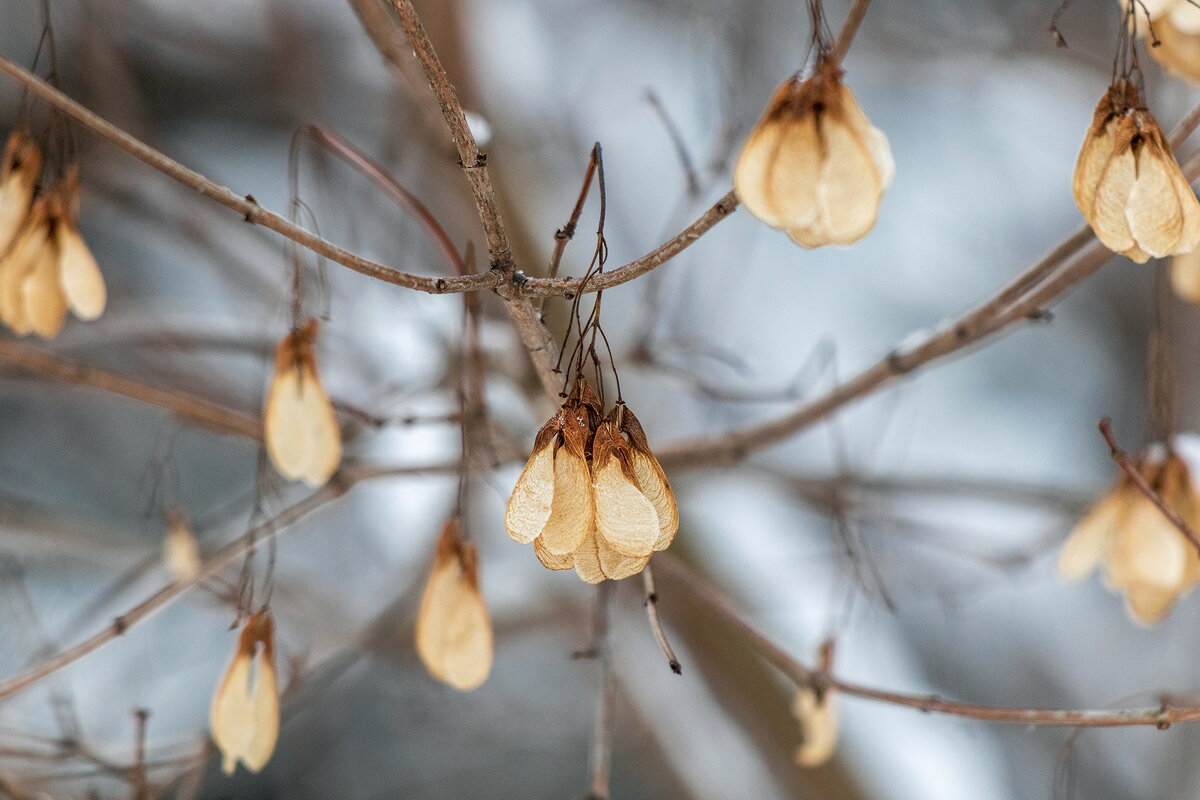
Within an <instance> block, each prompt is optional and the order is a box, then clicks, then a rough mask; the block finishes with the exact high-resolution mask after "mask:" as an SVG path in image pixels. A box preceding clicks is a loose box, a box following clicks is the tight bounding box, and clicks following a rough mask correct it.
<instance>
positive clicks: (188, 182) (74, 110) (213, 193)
mask: <svg viewBox="0 0 1200 800" xmlns="http://www.w3.org/2000/svg"><path fill="white" fill-rule="evenodd" d="M0 72H2V73H4V74H5V75H7V76H8V77H9V78H11V79H13V80H14V81H16V82H17V83H18V84H20V85H21V86H23V87H25V88H27V89H28V90H29V91H30V92H32V93H33V94H35V95H37V96H38V97H40V98H41V99H42V100H44V101H45V102H47V103H49V104H50V105H51V106H53V107H55V108H57V109H59V110H60V111H62V112H64V113H65V114H67V115H68V116H70V117H72V118H73V119H75V120H76V121H77V122H79V123H80V124H81V125H83V126H84V127H85V128H87V129H88V130H90V131H92V132H93V133H95V134H97V135H98V136H100V137H101V138H103V139H106V140H107V141H109V142H111V143H112V144H115V145H116V146H117V147H119V148H121V149H122V150H124V151H125V152H127V153H129V154H130V155H132V156H133V157H134V158H137V159H138V160H140V161H142V162H144V163H146V164H148V165H150V166H151V167H153V168H154V169H156V170H158V171H159V172H161V173H163V174H164V175H167V176H168V177H170V178H173V179H175V180H176V181H178V182H179V183H182V184H183V185H184V186H187V187H189V188H192V189H194V190H196V191H197V192H198V193H199V194H201V195H203V196H204V197H208V198H210V199H212V200H215V201H216V202H218V203H220V204H221V205H223V206H225V207H226V208H230V209H232V210H234V211H236V212H237V213H239V214H241V215H242V216H243V217H244V218H245V220H246V221H247V222H251V223H254V224H255V225H261V226H262V227H264V228H268V229H270V230H273V231H275V232H276V233H278V234H281V235H283V236H285V237H287V238H288V239H291V240H292V241H294V242H296V243H297V244H299V245H301V246H303V247H306V248H308V249H309V250H312V251H313V252H314V253H317V254H318V255H322V256H324V257H326V258H328V259H329V260H331V261H334V262H336V263H338V264H341V265H342V266H344V267H348V268H350V269H352V270H354V271H355V272H359V273H362V274H363V275H367V276H370V277H372V278H377V279H379V280H381V281H385V282H387V283H394V284H396V285H398V286H404V287H407V288H409V289H417V290H419V291H422V292H430V293H432V294H442V293H445V292H460V291H478V290H480V289H491V288H494V287H495V286H497V285H498V284H499V283H500V282H501V280H502V279H503V278H502V276H500V275H496V274H492V273H490V272H485V273H482V274H479V275H471V276H468V277H466V278H456V277H449V278H431V277H425V276H421V275H413V274H410V273H407V272H401V271H399V270H396V269H392V268H391V267H385V266H383V265H382V264H377V263H375V262H374V261H370V260H368V259H365V258H363V257H361V256H358V255H355V254H354V253H351V252H350V251H348V250H344V249H343V248H341V247H338V246H337V245H335V244H332V243H331V242H328V241H326V240H325V239H322V238H321V237H320V236H317V235H316V234H314V233H311V232H309V231H308V230H306V229H304V228H302V227H300V226H298V225H294V224H292V223H291V222H289V221H288V220H287V219H285V218H284V217H281V216H280V215H278V214H276V213H275V212H273V211H268V210H267V209H265V208H263V207H262V206H260V205H259V204H258V202H257V201H255V200H254V198H253V197H251V196H250V195H246V196H244V197H243V196H240V195H238V194H236V193H234V192H233V191H231V190H230V189H228V188H226V187H224V186H221V185H219V184H217V183H215V182H213V181H211V180H209V179H208V178H206V177H204V176H203V175H201V174H200V173H198V172H196V171H195V170H192V169H189V168H187V167H185V166H183V165H182V164H180V163H179V162H178V161H175V160H174V159H171V158H169V157H167V156H165V155H163V154H162V153H160V152H159V151H157V150H155V149H154V148H152V147H150V146H149V145H147V144H145V143H144V142H142V141H141V140H139V139H136V138H134V137H133V136H130V135H129V134H128V133H126V132H125V131H123V130H121V129H120V128H118V127H117V126H116V125H113V124H112V123H111V122H108V121H107V120H105V119H104V118H102V117H100V116H99V115H97V114H95V113H94V112H92V111H90V110H88V109H87V108H85V107H84V106H82V105H81V104H79V103H77V102H75V101H74V100H72V99H71V98H70V97H67V96H66V95H65V94H63V93H62V92H60V91H59V90H57V89H55V88H54V87H53V86H50V85H49V84H47V83H46V82H45V81H43V80H41V79H40V78H38V77H37V76H36V75H34V74H33V73H31V72H29V71H28V70H25V69H23V68H21V67H19V66H17V65H16V64H14V63H13V62H12V61H9V60H8V59H6V58H0Z"/></svg>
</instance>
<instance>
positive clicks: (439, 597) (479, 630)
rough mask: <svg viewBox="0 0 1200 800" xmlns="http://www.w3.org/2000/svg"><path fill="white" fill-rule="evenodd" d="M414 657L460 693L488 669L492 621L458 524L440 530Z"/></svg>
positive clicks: (478, 682)
mask: <svg viewBox="0 0 1200 800" xmlns="http://www.w3.org/2000/svg"><path fill="white" fill-rule="evenodd" d="M416 643H417V655H418V656H420V657H421V662H422V663H423V664H424V665H425V668H426V669H427V670H429V674H430V675H432V676H433V677H435V678H437V679H438V680H439V681H441V682H442V683H445V684H448V685H450V686H453V687H454V688H455V689H458V690H459V691H462V692H469V691H471V690H472V689H475V688H477V687H479V686H480V685H481V684H482V683H483V682H484V681H485V680H487V676H488V673H490V672H491V670H492V652H493V645H492V619H491V616H490V615H489V614H488V610H487V604H486V603H485V602H484V600H483V595H482V593H480V591H479V565H478V556H477V554H476V551H475V546H474V545H472V544H470V543H468V542H464V541H463V540H462V538H461V537H460V535H459V531H458V521H457V520H456V519H451V520H450V521H449V522H447V523H446V526H445V527H444V528H443V529H442V535H441V536H440V537H439V538H438V543H437V549H436V551H435V552H434V558H433V567H432V568H431V569H430V570H429V579H428V580H427V581H426V583H425V592H424V594H423V595H422V596H421V608H420V611H418V612H417V631H416Z"/></svg>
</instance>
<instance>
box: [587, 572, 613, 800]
mask: <svg viewBox="0 0 1200 800" xmlns="http://www.w3.org/2000/svg"><path fill="white" fill-rule="evenodd" d="M612 587H613V584H612V582H611V581H605V582H604V583H601V584H600V585H599V586H597V587H596V595H595V599H596V602H595V607H594V608H595V613H594V616H593V620H594V622H593V628H592V653H593V654H594V656H595V659H596V665H597V666H598V667H599V670H600V675H599V679H598V680H597V682H596V707H595V715H594V717H593V726H592V744H591V749H590V750H589V753H588V794H587V800H608V782H609V781H608V778H609V774H610V773H611V771H612V738H613V716H614V713H615V711H616V705H617V703H616V700H617V693H616V692H617V684H616V681H615V680H614V678H613V674H612V653H611V652H610V642H609V630H608V627H609V626H608V621H609V620H608V616H609V606H610V604H611V602H612Z"/></svg>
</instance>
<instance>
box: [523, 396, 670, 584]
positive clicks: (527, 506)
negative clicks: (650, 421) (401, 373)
mask: <svg viewBox="0 0 1200 800" xmlns="http://www.w3.org/2000/svg"><path fill="white" fill-rule="evenodd" d="M599 418H600V401H599V398H598V397H596V395H595V392H594V391H593V390H592V388H591V386H589V385H588V383H587V382H586V381H584V380H578V381H576V383H575V386H574V388H573V389H572V391H571V393H570V395H568V397H567V399H566V401H565V402H564V403H563V406H562V408H561V409H560V410H559V411H558V413H557V414H555V415H554V416H553V417H552V418H551V419H550V420H549V421H548V422H547V423H546V424H545V425H543V426H542V428H541V430H540V431H538V435H537V437H536V438H535V440H534V445H533V452H532V454H531V455H530V457H529V461H528V462H527V463H526V465H525V469H524V470H522V472H521V476H520V477H519V478H518V479H517V483H516V486H515V487H514V488H513V493H512V496H511V497H510V498H509V502H508V510H507V511H506V513H505V529H506V530H507V531H508V534H509V536H510V537H512V538H513V539H514V540H515V541H518V542H521V543H522V544H528V543H530V542H532V543H533V549H534V554H535V555H536V556H537V559H538V561H539V562H541V564H542V565H543V566H545V567H546V568H547V569H554V570H563V569H570V568H571V567H574V568H575V571H576V573H577V574H578V575H579V577H580V578H582V579H583V580H584V581H587V582H588V583H599V582H601V581H603V580H620V579H622V578H627V577H629V576H631V575H636V574H637V573H638V572H640V571H641V570H642V569H643V568H645V566H646V564H647V563H649V560H650V555H651V553H653V552H655V551H658V550H665V549H666V548H667V547H668V546H669V545H670V544H671V541H672V540H673V539H674V537H675V531H676V530H677V529H678V527H679V510H678V507H677V506H676V503H675V494H674V492H673V491H672V490H671V485H670V483H669V482H668V481H667V477H666V475H665V474H664V473H663V470H662V467H661V466H660V465H659V463H658V459H657V458H655V457H654V453H653V452H652V451H651V449H650V446H649V443H648V442H647V440H646V434H645V431H644V430H643V429H642V426H641V424H640V423H639V422H638V420H637V417H635V416H634V414H633V412H632V411H630V410H629V408H628V407H627V406H625V405H623V404H622V405H619V406H617V407H616V408H614V409H613V410H612V411H611V412H609V414H608V415H607V416H606V417H605V418H604V419H603V420H601V421H599V422H598V420H599Z"/></svg>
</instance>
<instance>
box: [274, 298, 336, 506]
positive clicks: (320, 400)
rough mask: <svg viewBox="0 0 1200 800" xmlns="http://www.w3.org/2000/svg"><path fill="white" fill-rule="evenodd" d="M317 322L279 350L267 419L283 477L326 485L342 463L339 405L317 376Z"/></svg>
mask: <svg viewBox="0 0 1200 800" xmlns="http://www.w3.org/2000/svg"><path fill="white" fill-rule="evenodd" d="M316 337H317V321H316V320H315V319H312V320H309V321H308V322H307V323H306V324H305V325H302V326H300V327H298V328H295V329H294V330H292V331H291V332H290V333H289V334H288V335H287V336H285V337H284V338H283V341H281V342H280V343H279V347H278V348H276V350H275V374H274V376H273V377H272V378H271V387H270V389H269V390H268V391H267V399H266V408H265V411H264V413H263V425H264V433H265V436H266V444H267V452H268V453H269V454H270V456H271V462H272V463H273V464H274V465H275V468H276V469H277V470H279V473H280V474H281V475H283V477H285V478H287V479H288V480H293V481H294V480H303V481H304V482H305V483H307V484H308V485H309V486H313V487H317V486H321V485H323V484H324V483H325V482H326V481H327V480H329V478H330V476H331V475H333V473H334V472H336V471H337V468H338V465H339V464H340V463H341V460H342V438H341V433H340V431H339V430H338V424H337V418H336V417H335V416H334V412H333V403H331V402H330V400H329V395H327V394H326V393H325V387H324V386H323V385H322V384H321V379H320V377H318V375H317V360H316V355H315V354H314V345H315V342H316Z"/></svg>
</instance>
